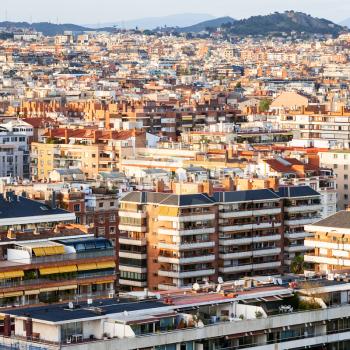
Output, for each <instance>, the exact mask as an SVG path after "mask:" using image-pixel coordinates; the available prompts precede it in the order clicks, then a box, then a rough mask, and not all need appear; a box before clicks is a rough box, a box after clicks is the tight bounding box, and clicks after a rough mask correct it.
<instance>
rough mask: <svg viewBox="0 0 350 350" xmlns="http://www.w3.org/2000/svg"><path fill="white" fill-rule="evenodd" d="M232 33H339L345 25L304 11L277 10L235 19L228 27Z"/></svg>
mask: <svg viewBox="0 0 350 350" xmlns="http://www.w3.org/2000/svg"><path fill="white" fill-rule="evenodd" d="M226 30H227V31H228V32H229V33H230V34H240V35H259V34H260V35H266V34H269V33H274V32H275V33H281V32H291V31H296V32H305V33H309V34H334V35H336V34H339V33H341V32H342V31H344V27H343V26H340V25H337V24H335V23H333V22H331V21H329V20H326V19H323V18H315V17H312V16H310V15H307V14H305V13H302V12H295V11H286V12H284V13H279V12H275V13H272V14H269V15H266V16H253V17H250V18H248V19H243V20H239V21H235V22H234V23H233V24H231V25H230V26H229V27H228V28H227V29H226Z"/></svg>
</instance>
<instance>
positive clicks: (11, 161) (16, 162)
mask: <svg viewBox="0 0 350 350" xmlns="http://www.w3.org/2000/svg"><path fill="white" fill-rule="evenodd" d="M31 136H33V128H32V126H31V125H29V124H27V123H25V122H17V121H15V122H13V121H12V122H9V123H6V124H1V125H0V177H7V176H11V177H21V178H29V162H30V159H29V145H28V140H29V137H31Z"/></svg>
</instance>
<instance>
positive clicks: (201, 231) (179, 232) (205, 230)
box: [158, 227, 215, 236]
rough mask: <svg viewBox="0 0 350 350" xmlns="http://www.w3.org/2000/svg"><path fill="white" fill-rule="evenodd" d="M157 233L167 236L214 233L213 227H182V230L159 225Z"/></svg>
mask: <svg viewBox="0 0 350 350" xmlns="http://www.w3.org/2000/svg"><path fill="white" fill-rule="evenodd" d="M158 233H159V234H160V235H167V236H191V235H202V234H211V233H215V227H205V228H194V229H184V230H176V229H170V228H169V229H168V228H164V227H160V228H159V229H158Z"/></svg>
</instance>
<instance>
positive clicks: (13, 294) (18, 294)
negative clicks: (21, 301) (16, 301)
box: [3, 292, 23, 298]
mask: <svg viewBox="0 0 350 350" xmlns="http://www.w3.org/2000/svg"><path fill="white" fill-rule="evenodd" d="M22 295H23V292H10V293H4V295H3V297H4V298H11V297H19V296H22Z"/></svg>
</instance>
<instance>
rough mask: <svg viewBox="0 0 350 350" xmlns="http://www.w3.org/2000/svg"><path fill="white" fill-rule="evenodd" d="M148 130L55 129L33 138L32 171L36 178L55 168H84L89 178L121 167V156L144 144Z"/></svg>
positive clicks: (129, 153) (130, 153) (42, 176)
mask: <svg viewBox="0 0 350 350" xmlns="http://www.w3.org/2000/svg"><path fill="white" fill-rule="evenodd" d="M145 140H146V138H145V133H144V132H139V131H137V132H136V131H133V130H131V131H122V132H116V131H113V132H112V131H108V132H103V131H98V130H80V129H78V130H70V129H54V130H50V131H49V132H48V133H46V134H45V135H44V136H43V143H39V142H33V143H32V153H31V173H32V177H33V178H34V179H36V180H43V179H48V178H49V176H50V173H51V172H52V171H53V170H55V169H62V168H63V169H73V168H78V169H81V170H82V171H83V173H84V175H85V176H86V178H88V179H96V177H97V175H98V174H99V173H100V172H109V171H113V170H118V169H119V166H120V160H121V159H122V158H123V157H126V156H129V155H132V154H133V151H134V149H135V148H136V147H144V146H145V142H146V141H145Z"/></svg>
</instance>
